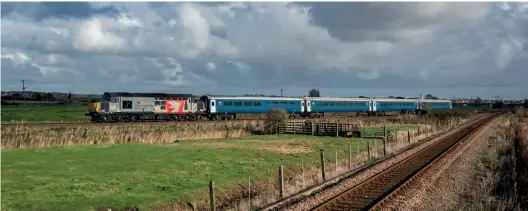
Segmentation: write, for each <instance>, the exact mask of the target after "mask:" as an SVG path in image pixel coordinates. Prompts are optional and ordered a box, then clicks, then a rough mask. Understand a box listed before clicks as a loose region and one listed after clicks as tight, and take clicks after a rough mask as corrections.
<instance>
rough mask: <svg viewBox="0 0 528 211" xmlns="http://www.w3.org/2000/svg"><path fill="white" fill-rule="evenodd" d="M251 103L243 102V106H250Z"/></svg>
mask: <svg viewBox="0 0 528 211" xmlns="http://www.w3.org/2000/svg"><path fill="white" fill-rule="evenodd" d="M251 105H252V103H251V102H244V106H251Z"/></svg>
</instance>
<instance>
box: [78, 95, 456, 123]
mask: <svg viewBox="0 0 528 211" xmlns="http://www.w3.org/2000/svg"><path fill="white" fill-rule="evenodd" d="M424 105H427V106H428V107H430V109H432V110H450V109H452V108H453V106H452V103H451V101H449V100H432V99H391V98H389V99H386V98H342V97H248V96H211V95H204V96H201V97H198V96H194V95H192V94H165V93H129V92H105V93H104V94H103V95H102V96H101V98H100V99H97V100H94V101H93V102H91V103H90V104H89V109H88V112H87V113H86V114H85V115H86V116H90V117H91V120H92V121H93V122H119V121H149V120H165V121H169V120H198V119H202V118H206V119H209V120H217V119H222V120H224V119H236V118H237V114H238V115H240V114H247V113H256V114H260V113H267V112H270V111H271V110H272V109H274V108H279V109H284V110H285V111H286V112H287V113H288V114H289V115H290V118H299V117H303V118H307V117H309V118H314V117H322V116H324V114H325V113H333V112H343V113H345V112H355V113H356V115H357V116H372V115H384V114H385V112H395V111H397V112H401V113H408V114H420V113H424V112H425V108H424Z"/></svg>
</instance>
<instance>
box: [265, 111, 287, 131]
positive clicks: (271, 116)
mask: <svg viewBox="0 0 528 211" xmlns="http://www.w3.org/2000/svg"><path fill="white" fill-rule="evenodd" d="M287 118H288V112H286V110H284V109H279V108H274V109H271V111H270V112H268V113H266V116H265V118H264V127H265V130H266V131H273V130H275V129H276V128H275V125H276V124H279V123H281V122H283V121H284V120H286V119H287ZM275 132H277V131H275Z"/></svg>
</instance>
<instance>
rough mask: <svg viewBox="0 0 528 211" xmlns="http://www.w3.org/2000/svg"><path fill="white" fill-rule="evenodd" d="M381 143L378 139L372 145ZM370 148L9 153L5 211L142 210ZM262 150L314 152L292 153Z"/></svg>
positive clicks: (293, 143) (297, 145)
mask: <svg viewBox="0 0 528 211" xmlns="http://www.w3.org/2000/svg"><path fill="white" fill-rule="evenodd" d="M372 141H374V142H376V141H378V140H371V142H372ZM348 143H353V150H354V151H359V150H362V149H364V148H365V147H366V140H365V139H356V138H352V139H350V138H349V139H347V138H334V137H314V136H307V135H306V136H304V135H272V136H253V137H249V138H230V139H221V140H218V139H216V140H196V141H179V142H176V143H172V144H166V145H148V144H141V143H130V144H120V145H84V146H68V147H48V148H32V149H15V150H4V151H2V207H3V209H7V210H36V209H39V210H40V209H42V210H93V209H95V208H97V207H102V206H115V207H124V206H136V207H138V208H140V209H141V210H144V209H148V208H152V207H153V206H157V205H161V204H165V203H168V202H169V201H171V200H176V201H182V202H187V201H188V200H189V199H190V198H191V196H193V195H194V196H200V197H203V198H204V199H206V198H207V190H208V189H207V185H208V182H209V180H210V179H213V180H214V181H215V184H216V186H217V187H219V188H220V187H222V186H224V187H225V186H226V185H229V184H232V183H230V182H235V181H240V180H243V181H247V178H248V177H249V176H251V177H252V178H259V176H262V175H265V174H263V173H262V171H273V172H275V171H276V169H277V168H278V166H279V165H285V166H286V169H287V168H288V166H289V165H294V164H295V165H298V164H300V162H301V159H304V162H305V163H306V164H308V165H310V164H311V165H315V164H318V162H319V159H320V158H319V149H322V148H324V149H326V150H330V151H331V152H335V150H339V156H341V157H342V158H345V156H346V150H347V149H348V148H347V147H348ZM262 148H287V149H292V150H299V149H305V150H306V149H308V150H312V151H311V152H304V153H297V154H285V153H279V152H276V151H273V150H266V149H262Z"/></svg>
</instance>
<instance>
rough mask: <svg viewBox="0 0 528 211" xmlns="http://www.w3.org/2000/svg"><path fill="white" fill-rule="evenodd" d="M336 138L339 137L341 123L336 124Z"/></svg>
mask: <svg viewBox="0 0 528 211" xmlns="http://www.w3.org/2000/svg"><path fill="white" fill-rule="evenodd" d="M336 137H339V123H336Z"/></svg>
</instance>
